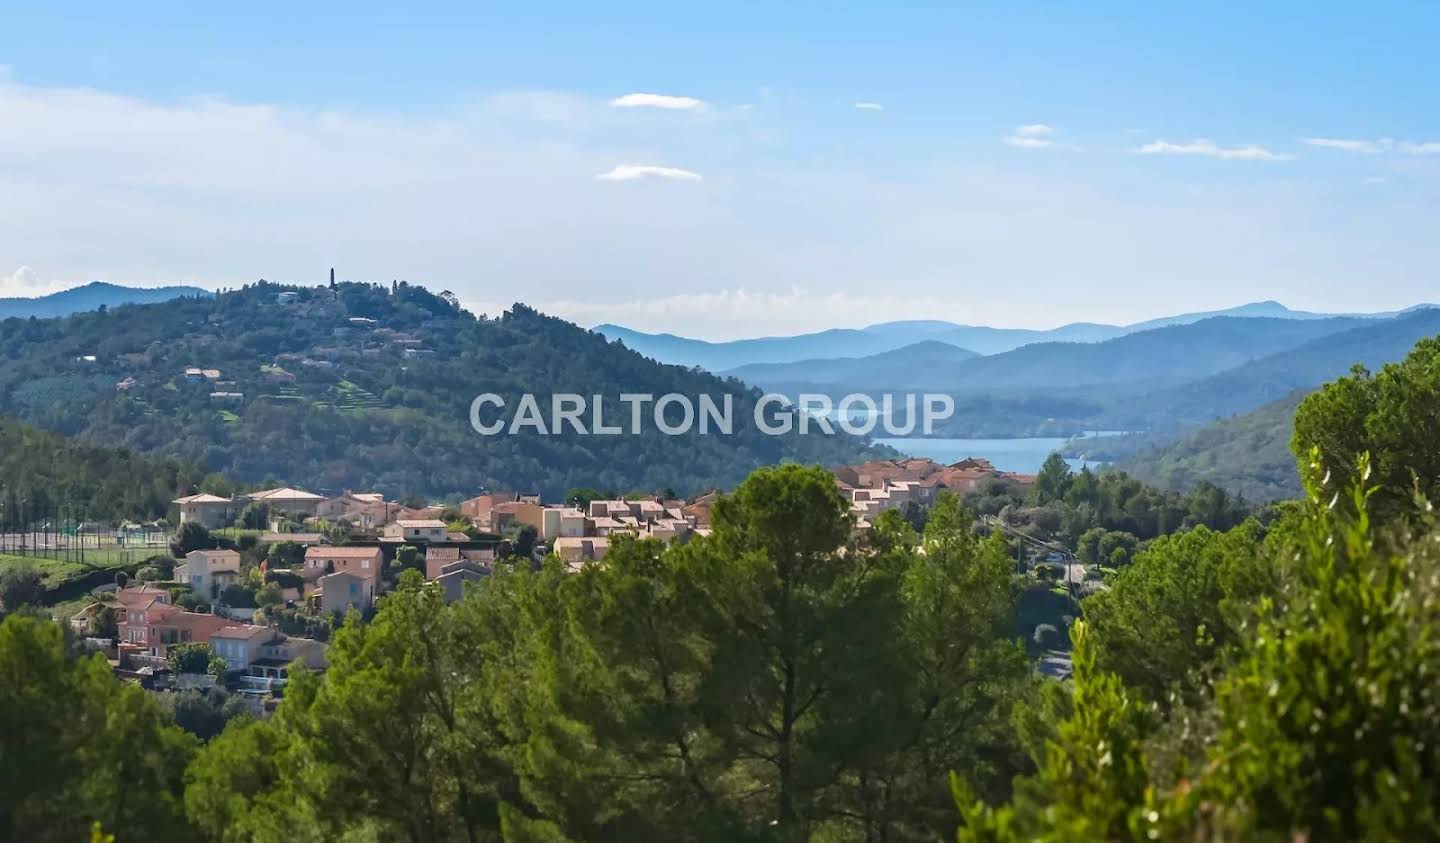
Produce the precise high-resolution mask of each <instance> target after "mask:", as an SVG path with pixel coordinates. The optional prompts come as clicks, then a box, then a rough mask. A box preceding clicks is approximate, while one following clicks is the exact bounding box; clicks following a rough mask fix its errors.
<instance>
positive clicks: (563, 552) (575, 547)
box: [552, 537, 610, 570]
mask: <svg viewBox="0 0 1440 843" xmlns="http://www.w3.org/2000/svg"><path fill="white" fill-rule="evenodd" d="M609 549H610V540H609V539H608V538H600V537H586V538H578V539H577V538H559V539H556V540H555V544H554V545H553V546H552V550H553V552H554V553H555V555H556V556H558V557H559V558H560V560H561V561H562V562H564V563H566V565H567V566H570V567H571V569H572V570H573V569H574V568H576V567H578V566H580V565H583V564H584V563H586V562H595V561H599V560H601V559H604V558H605V553H606V552H607V551H608V550H609Z"/></svg>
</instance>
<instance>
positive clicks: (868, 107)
mask: <svg viewBox="0 0 1440 843" xmlns="http://www.w3.org/2000/svg"><path fill="white" fill-rule="evenodd" d="M855 107H856V108H858V109H860V110H861V111H884V110H885V106H883V105H881V104H880V103H878V102H857V103H855Z"/></svg>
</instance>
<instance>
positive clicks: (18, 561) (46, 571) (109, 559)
mask: <svg viewBox="0 0 1440 843" xmlns="http://www.w3.org/2000/svg"><path fill="white" fill-rule="evenodd" d="M125 565H126V561H125V560H124V558H123V557H121V556H120V555H119V554H115V553H109V554H107V553H105V552H104V551H100V552H97V553H96V554H95V558H93V559H92V558H91V553H90V552H88V551H87V552H86V554H85V563H84V564H83V565H82V564H81V563H80V562H67V561H63V560H59V559H45V558H43V557H35V556H16V555H13V554H8V553H7V554H0V571H3V570H5V569H7V568H14V567H24V566H29V567H32V568H34V569H35V570H37V571H39V572H40V575H41V576H42V577H43V578H44V582H45V587H46V588H47V589H50V590H52V591H53V590H54V589H56V588H59V587H60V586H62V585H65V584H66V583H69V582H71V581H73V580H77V579H79V578H80V577H83V576H85V575H86V574H88V573H90V572H92V571H97V570H118V569H120V568H122V567H124V566H125Z"/></svg>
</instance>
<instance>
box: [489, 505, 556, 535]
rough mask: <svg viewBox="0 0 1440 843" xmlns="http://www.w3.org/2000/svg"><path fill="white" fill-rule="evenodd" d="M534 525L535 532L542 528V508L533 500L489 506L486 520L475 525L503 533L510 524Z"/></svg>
mask: <svg viewBox="0 0 1440 843" xmlns="http://www.w3.org/2000/svg"><path fill="white" fill-rule="evenodd" d="M514 525H522V526H527V527H534V528H535V532H537V533H538V532H540V531H541V530H542V529H543V528H544V508H543V507H541V506H540V504H538V503H535V502H533V501H506V502H504V503H497V504H495V506H493V507H491V508H490V518H489V520H488V521H485V522H482V523H478V524H476V525H475V526H477V527H479V528H480V529H482V530H485V531H487V532H491V533H503V532H505V531H506V530H507V529H509V528H510V527H511V526H514Z"/></svg>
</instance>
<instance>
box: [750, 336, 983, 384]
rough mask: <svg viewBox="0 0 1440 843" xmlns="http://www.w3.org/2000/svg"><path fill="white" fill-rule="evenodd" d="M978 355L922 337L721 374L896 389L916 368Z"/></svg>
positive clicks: (945, 365) (942, 367)
mask: <svg viewBox="0 0 1440 843" xmlns="http://www.w3.org/2000/svg"><path fill="white" fill-rule="evenodd" d="M979 356H980V355H978V354H976V353H975V352H973V351H971V350H969V349H967V348H957V347H955V346H953V345H950V344H949V343H945V342H941V341H939V340H923V341H921V342H917V343H913V344H911V345H907V346H904V347H903V348H897V349H895V350H894V351H882V352H880V353H879V354H872V355H870V356H868V357H832V358H825V359H821V360H801V361H799V362H796V363H755V364H752V365H749V366H741V367H740V368H738V369H731V370H730V371H728V372H723V373H722V374H724V375H726V376H729V377H736V378H739V379H740V380H743V381H745V382H746V383H753V384H759V385H761V386H765V385H768V384H814V385H817V386H824V387H829V386H834V385H836V384H847V385H848V384H867V385H870V386H881V385H886V384H894V385H895V386H894V388H897V389H898V388H903V386H904V385H905V384H906V383H908V382H910V380H911V379H912V378H913V376H914V375H915V373H917V372H926V371H946V370H948V369H949V368H950V367H952V366H954V365H955V364H957V363H963V362H965V361H966V360H972V359H974V358H976V357H979Z"/></svg>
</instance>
